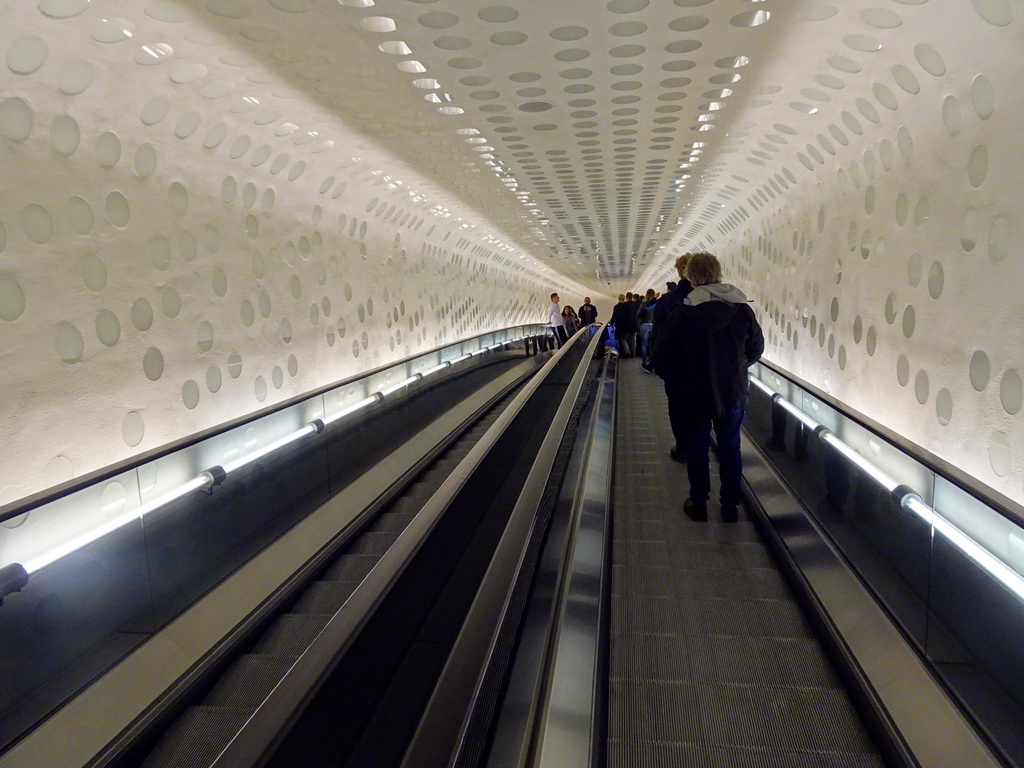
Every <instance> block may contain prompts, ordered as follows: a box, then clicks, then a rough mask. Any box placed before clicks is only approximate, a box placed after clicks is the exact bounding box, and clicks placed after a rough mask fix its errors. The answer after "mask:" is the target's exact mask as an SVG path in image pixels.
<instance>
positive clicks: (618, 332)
mask: <svg viewBox="0 0 1024 768" xmlns="http://www.w3.org/2000/svg"><path fill="white" fill-rule="evenodd" d="M611 324H612V325H614V326H615V338H616V339H617V340H618V342H619V357H621V358H627V357H633V356H634V355H636V349H635V346H634V345H631V344H630V340H631V339H635V338H636V331H637V330H639V326H638V325H637V322H636V312H635V311H634V310H633V294H632V293H628V294H623V293H620V294H619V303H618V304H616V305H615V308H614V309H613V310H612V319H611Z"/></svg>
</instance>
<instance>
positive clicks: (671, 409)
mask: <svg viewBox="0 0 1024 768" xmlns="http://www.w3.org/2000/svg"><path fill="white" fill-rule="evenodd" d="M675 267H676V271H677V273H678V274H679V282H678V283H675V284H673V283H669V284H668V290H667V291H666V292H665V293H663V294H660V295H659V294H657V293H656V292H655V291H654V290H649V291H647V294H646V296H644V297H640V296H639V294H622V295H620V296H619V303H618V304H616V306H615V309H614V311H613V312H612V317H611V320H610V322H609V325H611V326H613V328H614V329H615V330H614V333H615V336H616V338H617V339H618V340H619V343H620V344H621V347H622V349H621V356H622V357H634V356H635V355H636V346H635V345H636V339H637V337H638V336H639V339H640V348H641V358H642V359H641V365H642V366H643V369H644V370H645V371H648V372H653V373H656V374H657V375H658V376H660V377H661V378H662V380H663V381H664V383H665V395H666V397H667V399H668V416H669V423H670V424H671V427H672V435H673V437H674V438H675V445H674V446H673V447H672V448H671V450H670V451H669V453H670V455H671V457H672V458H673V459H674V460H676V461H678V462H681V463H684V464H686V468H687V477H688V479H689V483H690V492H689V495H688V496H687V498H686V500H685V501H684V502H683V511H684V512H685V513H686V515H687V516H688V517H689V518H690V519H692V520H696V521H704V520H707V519H708V500H709V499H710V497H711V472H710V460H709V455H708V454H709V450H710V447H711V431H712V429H713V430H714V433H715V439H716V442H717V453H718V460H719V464H720V473H719V474H720V478H721V489H720V495H719V500H720V506H721V514H722V519H723V520H725V521H726V522H735V521H736V520H738V519H739V505H740V478H741V475H742V471H743V465H742V460H741V456H740V425H741V423H742V422H743V415H744V411H745V409H746V406H747V386H748V385H747V369H748V368H750V366H751V365H753V364H754V363H755V362H757V360H758V359H759V358H760V357H761V354H762V352H764V336H763V334H762V331H761V326H760V325H759V324H758V322H757V318H756V317H755V315H754V312H753V310H752V309H751V308H750V303H749V301H748V299H747V297H746V296H745V295H744V294H743V292H742V291H741V290H740V289H739V288H737V287H736V286H734V285H730V284H729V283H725V282H723V280H722V265H721V262H719V260H718V258H717V257H716V256H714V254H711V253H707V252H703V251H702V252H700V253H687V254H683V255H682V256H680V257H679V258H677V259H676V262H675ZM551 298H552V302H553V306H554V307H555V308H556V309H555V311H556V313H557V312H558V310H557V298H558V295H557V294H552V297H551ZM587 306H590V307H592V305H590V299H589V298H587V299H586V302H585V304H584V307H587ZM584 307H580V313H579V314H580V321H581V322H583V317H582V315H583V309H584ZM557 317H561V314H560V313H558V314H557ZM596 317H597V310H596V309H594V310H593V315H590V314H589V313H588V318H589V320H588V322H587V323H584V324H589V323H590V322H593V321H594V319H595V318H596ZM549 324H551V325H552V328H555V326H554V324H553V323H549ZM563 332H564V331H563ZM556 335H557V329H556ZM563 341H564V339H563Z"/></svg>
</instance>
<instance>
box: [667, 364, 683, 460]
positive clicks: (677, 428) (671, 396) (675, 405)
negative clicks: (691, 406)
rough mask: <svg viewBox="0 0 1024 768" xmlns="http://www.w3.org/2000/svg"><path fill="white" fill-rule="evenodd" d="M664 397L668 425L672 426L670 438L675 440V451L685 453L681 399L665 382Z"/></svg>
mask: <svg viewBox="0 0 1024 768" xmlns="http://www.w3.org/2000/svg"><path fill="white" fill-rule="evenodd" d="M665 396H666V397H667V398H668V423H669V424H671V425H672V437H674V438H675V439H676V449H678V450H679V451H680V452H681V453H683V454H685V453H686V422H685V420H684V417H683V402H684V400H683V398H682V396H681V395H679V394H677V393H676V392H675V391H673V389H672V388H671V387H670V386H669V385H668V382H667V381H666V382H665Z"/></svg>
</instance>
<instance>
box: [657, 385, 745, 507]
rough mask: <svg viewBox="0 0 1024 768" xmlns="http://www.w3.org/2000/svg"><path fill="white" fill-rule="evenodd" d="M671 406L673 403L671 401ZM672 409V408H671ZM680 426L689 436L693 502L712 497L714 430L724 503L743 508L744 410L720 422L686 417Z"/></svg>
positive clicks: (689, 468)
mask: <svg viewBox="0 0 1024 768" xmlns="http://www.w3.org/2000/svg"><path fill="white" fill-rule="evenodd" d="M669 402H670V403H671V400H670V401H669ZM669 407H670V408H671V405H670V406H669ZM670 413H671V411H670ZM680 423H681V426H682V428H683V431H684V434H685V442H684V443H683V445H684V446H685V448H686V473H687V475H688V476H689V479H690V498H691V499H693V500H694V501H707V500H708V498H709V497H710V496H711V467H710V462H709V460H708V449H709V448H710V447H711V428H712V426H713V427H714V429H715V439H716V440H717V441H718V461H719V465H720V466H719V474H720V476H721V479H722V490H721V495H720V499H721V502H722V504H739V503H740V476H741V475H742V474H743V459H742V458H741V456H740V424H742V423H743V409H742V408H737V409H736V410H734V411H729V412H728V413H726V414H725V415H724V416H721V417H719V418H717V419H699V418H694V417H692V416H683V417H681V419H680ZM677 439H678V437H677Z"/></svg>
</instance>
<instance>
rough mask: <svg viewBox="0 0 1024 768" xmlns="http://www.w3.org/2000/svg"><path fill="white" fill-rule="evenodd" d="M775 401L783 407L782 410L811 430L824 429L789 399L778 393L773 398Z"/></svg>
mask: <svg viewBox="0 0 1024 768" xmlns="http://www.w3.org/2000/svg"><path fill="white" fill-rule="evenodd" d="M775 402H777V403H778V404H779V405H780V406H781V407H782V408H783V410H786V411H789V412H790V413H791V414H793V415H794V416H795V417H796V418H797V419H798V420H799V421H801V422H803V424H804V426H806V427H807V428H808V429H810V430H811V431H812V432H814V431H815V430H817V429H819V428H820V429H824V427H822V426H821V424H820V423H818V422H817V421H815V420H814V419H812V418H811V417H810V416H808V415H807V414H806V413H804V412H803V411H801V410H800V409H799V408H797V407H796V406H795V405H793V404H792V403H791V402H789V400H787V399H786V398H784V397H783V396H782V395H778V396H777V397H776V398H775Z"/></svg>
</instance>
